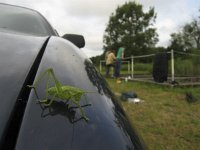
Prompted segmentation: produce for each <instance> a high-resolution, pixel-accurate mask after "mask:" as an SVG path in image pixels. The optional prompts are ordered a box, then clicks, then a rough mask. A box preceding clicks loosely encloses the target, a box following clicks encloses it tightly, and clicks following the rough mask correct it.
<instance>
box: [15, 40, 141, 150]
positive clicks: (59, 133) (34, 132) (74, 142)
mask: <svg viewBox="0 0 200 150" xmlns="http://www.w3.org/2000/svg"><path fill="white" fill-rule="evenodd" d="M47 68H53V70H54V73H55V75H56V78H57V79H58V80H59V82H60V84H62V85H70V86H73V87H77V88H81V89H83V90H85V91H89V92H92V93H86V94H85V95H83V96H82V97H81V98H80V99H76V100H77V101H78V100H80V105H81V106H83V107H82V109H83V111H84V112H85V114H86V116H87V117H88V118H89V121H88V122H86V121H85V120H84V119H82V114H81V111H80V110H79V108H78V107H77V105H74V104H73V102H72V101H70V100H71V99H72V98H75V96H72V98H71V99H70V100H69V101H68V102H67V103H64V102H63V101H60V100H59V99H56V100H55V101H54V102H53V103H52V105H50V106H49V107H42V105H40V104H39V103H37V100H38V99H45V96H46V83H47V82H46V81H47V79H48V78H47V76H45V78H43V79H42V80H40V81H39V82H38V85H37V89H36V90H37V95H36V94H35V93H34V92H33V90H32V91H31V93H30V96H29V98H28V102H27V106H26V110H25V114H24V117H23V121H22V124H21V128H20V131H19V136H18V138H17V143H16V147H15V148H16V149H15V150H27V149H28V150H35V149H48V150H55V149H59V150H66V149H70V150H81V149H85V150H93V149H95V150H110V149H115V150H131V149H132V150H133V149H134V150H137V149H138V150H142V149H145V148H144V146H143V145H142V144H141V141H140V139H139V138H138V136H137V134H136V132H135V130H133V128H132V127H131V126H130V123H129V122H128V119H127V118H126V115H125V114H124V111H123V110H122V108H121V106H120V104H119V102H118V101H117V99H116V97H115V96H114V94H113V93H112V91H111V89H110V88H109V86H108V84H107V82H106V81H105V79H104V78H103V77H102V76H101V74H100V73H99V72H98V71H97V70H96V69H95V67H94V65H93V64H92V62H91V61H90V60H89V59H88V58H87V57H86V56H85V54H84V53H83V52H82V51H81V50H80V49H79V48H77V47H76V46H75V45H73V44H72V43H70V42H69V41H67V40H64V39H62V38H59V37H51V38H50V39H49V41H48V44H47V46H46V48H45V52H44V54H43V56H42V59H41V62H40V65H39V68H38V71H37V74H36V78H35V79H37V78H38V77H39V76H40V75H41V74H42V73H43V72H44V71H45V70H46V69H47ZM35 81H36V80H35ZM54 85H55V82H54V81H53V79H52V78H50V83H49V86H54ZM49 98H53V97H50V96H49ZM88 103H91V105H89V106H88V105H87V104H88Z"/></svg>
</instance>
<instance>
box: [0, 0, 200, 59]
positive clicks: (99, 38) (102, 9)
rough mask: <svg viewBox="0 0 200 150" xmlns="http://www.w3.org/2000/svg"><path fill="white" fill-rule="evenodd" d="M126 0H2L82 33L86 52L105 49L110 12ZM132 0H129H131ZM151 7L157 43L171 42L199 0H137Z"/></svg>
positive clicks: (91, 53)
mask: <svg viewBox="0 0 200 150" xmlns="http://www.w3.org/2000/svg"><path fill="white" fill-rule="evenodd" d="M126 1H127V0H0V2H2V3H8V4H14V5H19V6H24V7H28V8H32V9H35V10H37V11H39V12H40V13H41V14H42V15H43V16H44V17H45V18H47V20H48V21H49V22H50V23H51V25H52V26H53V27H54V28H56V30H57V31H58V33H59V34H60V35H63V34H65V33H76V34H81V35H83V36H84V37H85V41H86V45H85V48H84V49H83V51H84V52H85V53H86V55H87V56H89V57H91V56H95V55H98V54H101V53H102V51H103V50H102V47H103V34H104V31H105V28H106V25H107V23H108V20H109V17H110V15H111V13H113V12H115V10H116V8H117V6H119V5H122V4H124V3H125V2H126ZM129 1H130V0H129ZM136 2H138V3H140V4H142V5H143V7H144V11H148V10H149V7H154V9H155V12H156V13H157V19H156V23H155V27H156V28H157V33H158V34H159V42H158V44H157V45H158V46H164V47H166V46H167V45H168V44H169V38H170V34H171V33H172V32H177V31H178V30H179V29H180V27H181V26H182V25H184V24H185V23H187V22H190V21H191V20H192V18H194V17H196V16H198V15H199V14H198V9H200V0H136Z"/></svg>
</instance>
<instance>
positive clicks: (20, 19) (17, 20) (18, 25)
mask: <svg viewBox="0 0 200 150" xmlns="http://www.w3.org/2000/svg"><path fill="white" fill-rule="evenodd" d="M0 30H6V31H13V32H19V33H25V34H32V35H38V36H48V35H56V33H55V32H54V30H53V29H52V27H51V26H50V25H49V23H48V22H47V21H46V20H45V18H43V17H42V16H41V15H40V14H39V13H38V12H36V11H33V10H31V9H26V8H23V7H17V6H12V5H4V4H0Z"/></svg>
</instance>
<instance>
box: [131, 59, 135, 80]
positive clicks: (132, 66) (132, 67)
mask: <svg viewBox="0 0 200 150" xmlns="http://www.w3.org/2000/svg"><path fill="white" fill-rule="evenodd" d="M131 78H134V57H133V55H132V56H131Z"/></svg>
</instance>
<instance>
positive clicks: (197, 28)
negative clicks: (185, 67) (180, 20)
mask: <svg viewBox="0 0 200 150" xmlns="http://www.w3.org/2000/svg"><path fill="white" fill-rule="evenodd" d="M171 48H173V49H174V50H179V51H180V50H184V51H189V50H191V49H200V17H199V18H197V19H193V21H192V22H190V23H187V24H185V25H184V26H183V28H182V29H181V31H180V32H178V33H172V34H171Z"/></svg>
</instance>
